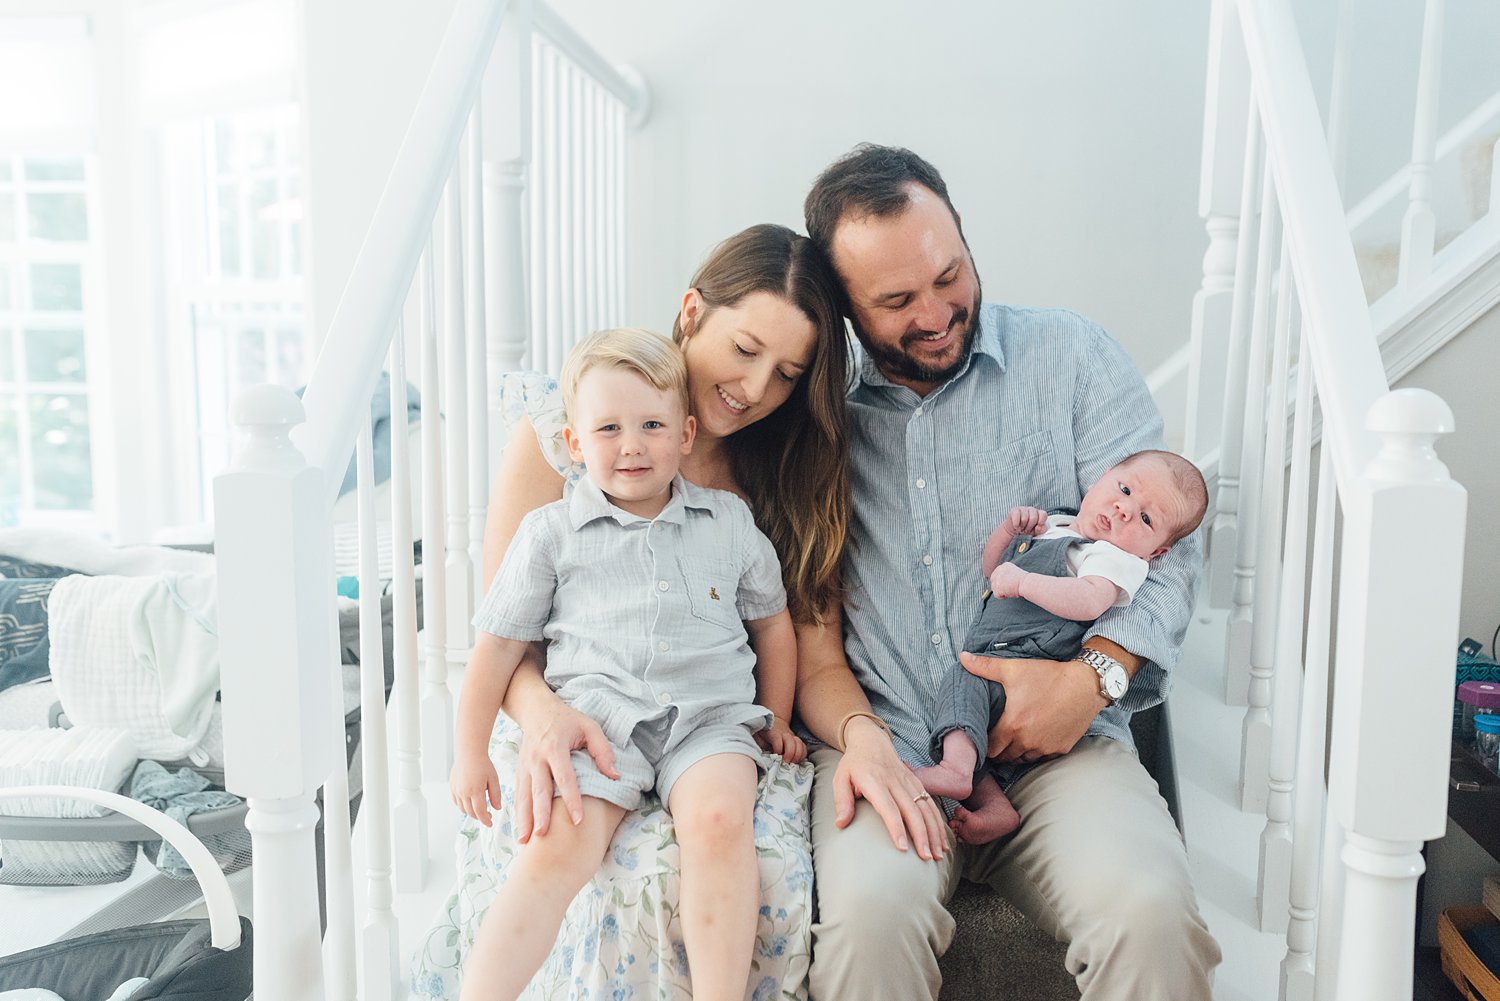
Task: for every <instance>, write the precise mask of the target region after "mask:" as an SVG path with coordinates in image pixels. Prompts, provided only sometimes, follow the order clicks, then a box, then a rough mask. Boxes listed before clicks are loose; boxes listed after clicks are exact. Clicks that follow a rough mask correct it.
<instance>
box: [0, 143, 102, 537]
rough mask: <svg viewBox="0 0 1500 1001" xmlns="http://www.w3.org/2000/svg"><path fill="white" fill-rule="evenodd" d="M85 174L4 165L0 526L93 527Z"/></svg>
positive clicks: (49, 164) (16, 161) (81, 169)
mask: <svg viewBox="0 0 1500 1001" xmlns="http://www.w3.org/2000/svg"><path fill="white" fill-rule="evenodd" d="M85 169H86V168H85V162H84V160H83V158H81V157H56V158H52V157H47V158H44V157H23V156H8V157H0V526H3V525H16V524H19V523H20V522H21V520H22V518H23V517H25V518H27V520H28V521H31V520H36V519H35V516H36V515H47V514H50V518H44V519H43V520H54V521H58V520H61V521H64V522H66V521H68V520H70V515H71V520H72V521H73V522H74V523H75V524H79V523H83V522H84V521H88V520H91V519H89V518H88V517H87V516H88V514H89V512H91V511H92V510H93V507H94V471H93V448H92V443H91V436H90V433H89V411H90V394H89V382H88V380H89V369H88V362H87V350H86V339H87V338H86V334H87V331H88V322H87V318H86V317H87V314H86V311H85V305H86V302H85V300H86V298H87V287H88V278H89V275H90V266H91V258H90V247H89V198H88V186H87V178H86V176H85ZM80 516H83V517H80Z"/></svg>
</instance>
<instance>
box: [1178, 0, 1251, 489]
mask: <svg viewBox="0 0 1500 1001" xmlns="http://www.w3.org/2000/svg"><path fill="white" fill-rule="evenodd" d="M1226 33H1227V34H1229V35H1230V36H1232V37H1229V38H1226V37H1225V35H1226ZM1238 33H1239V18H1238V17H1236V16H1235V14H1234V11H1233V10H1232V9H1230V8H1229V7H1228V6H1227V4H1226V3H1224V2H1222V0H1221V2H1218V3H1215V4H1214V6H1213V12H1212V14H1211V23H1210V27H1209V47H1208V100H1207V101H1205V102H1204V108H1203V166H1202V170H1201V171H1200V178H1201V180H1200V182H1199V187H1198V216H1199V218H1201V219H1202V220H1203V223H1204V228H1205V229H1206V230H1207V231H1208V249H1207V250H1206V251H1205V252H1204V254H1203V286H1202V288H1200V289H1199V290H1198V294H1197V295H1195V296H1194V297H1193V326H1192V340H1191V346H1192V350H1191V354H1190V356H1189V361H1188V398H1187V425H1186V426H1187V431H1186V439H1185V446H1184V451H1185V452H1186V453H1187V454H1188V455H1189V456H1191V457H1192V458H1193V459H1194V460H1195V461H1197V462H1199V463H1201V462H1202V461H1203V459H1204V457H1206V456H1207V455H1208V454H1209V453H1210V452H1212V451H1213V450H1214V449H1215V448H1217V447H1218V446H1219V430H1220V427H1219V410H1218V408H1217V407H1214V406H1205V405H1204V401H1205V400H1211V401H1217V400H1218V399H1219V394H1220V392H1221V389H1220V387H1222V386H1223V385H1224V379H1225V367H1226V365H1227V362H1228V349H1229V328H1230V318H1231V315H1232V312H1231V308H1232V306H1233V300H1234V268H1235V260H1236V248H1237V246H1238V244H1239V229H1240V219H1241V216H1240V209H1241V205H1240V193H1241V192H1240V189H1241V187H1242V184H1241V179H1242V176H1243V174H1244V172H1245V115H1246V109H1247V107H1248V105H1249V100H1250V67H1249V64H1248V63H1247V62H1246V61H1245V49H1244V43H1243V42H1242V41H1241V40H1240V39H1239V37H1238Z"/></svg>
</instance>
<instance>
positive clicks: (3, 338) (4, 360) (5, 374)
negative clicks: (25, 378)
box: [0, 327, 16, 385]
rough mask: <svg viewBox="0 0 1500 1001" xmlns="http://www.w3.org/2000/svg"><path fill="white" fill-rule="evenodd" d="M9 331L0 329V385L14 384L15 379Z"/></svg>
mask: <svg viewBox="0 0 1500 1001" xmlns="http://www.w3.org/2000/svg"><path fill="white" fill-rule="evenodd" d="M13 350H14V348H12V346H11V337H10V331H9V330H6V329H5V328H4V327H0V385H4V384H5V383H8V382H14V381H15V379H16V373H15V366H14V365H13V364H12V359H11V355H10V353H11V351H13Z"/></svg>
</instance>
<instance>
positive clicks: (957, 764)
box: [912, 730, 979, 799]
mask: <svg viewBox="0 0 1500 1001" xmlns="http://www.w3.org/2000/svg"><path fill="white" fill-rule="evenodd" d="M978 763H979V752H978V751H977V750H976V749H975V748H974V742H973V741H972V740H970V739H969V735H968V734H967V733H965V732H964V731H963V730H949V731H948V733H947V734H946V735H945V736H944V737H943V760H942V761H939V762H938V763H937V764H935V765H933V766H932V767H930V768H914V769H912V771H914V772H916V773H917V778H918V779H920V780H921V781H922V788H923V789H926V790H927V791H928V792H930V793H932V794H933V795H934V796H947V797H948V798H949V799H968V798H969V793H971V792H973V790H974V766H975V765H976V764H978Z"/></svg>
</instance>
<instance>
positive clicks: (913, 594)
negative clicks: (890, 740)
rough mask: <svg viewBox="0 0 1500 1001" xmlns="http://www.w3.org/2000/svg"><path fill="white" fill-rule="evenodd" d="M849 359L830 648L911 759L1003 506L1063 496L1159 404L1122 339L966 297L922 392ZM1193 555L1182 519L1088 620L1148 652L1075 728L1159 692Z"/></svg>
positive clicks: (1156, 418) (1134, 443) (975, 595)
mask: <svg viewBox="0 0 1500 1001" xmlns="http://www.w3.org/2000/svg"><path fill="white" fill-rule="evenodd" d="M857 371H858V373H859V374H858V379H857V382H856V384H855V385H854V387H853V389H852V390H851V392H850V396H849V420H850V426H851V442H852V444H851V451H852V455H851V467H852V478H853V493H854V520H853V526H852V531H851V541H852V546H851V549H850V551H849V553H848V556H847V558H846V561H845V566H846V573H847V575H848V581H847V583H848V587H849V596H848V599H847V600H846V602H845V609H844V623H845V625H844V639H845V643H844V646H845V650H846V652H847V654H848V658H849V663H850V665H851V666H852V667H853V669H854V673H855V676H856V677H857V678H858V680H859V682H860V684H861V685H863V686H864V688H865V691H866V692H867V693H868V694H869V697H870V702H871V705H872V707H873V708H874V710H875V711H876V712H877V713H878V714H880V716H881V717H883V718H884V719H885V720H886V721H887V722H888V723H889V724H890V726H891V728H892V730H893V731H894V732H895V736H896V747H897V750H898V751H899V752H900V754H901V756H902V757H903V758H904V759H905V760H907V761H909V762H913V763H917V764H927V763H929V762H930V759H929V757H928V752H927V741H928V734H929V733H930V732H931V729H932V727H933V725H934V723H935V713H936V706H937V700H938V693H939V691H940V690H941V689H942V687H943V679H944V677H945V676H946V675H947V674H949V673H950V672H952V671H956V670H962V668H961V667H959V666H958V656H957V654H958V651H959V650H961V649H963V643H964V640H965V639H966V638H967V636H968V632H969V627H970V626H971V625H972V624H973V622H974V619H975V617H976V615H977V614H978V611H979V604H980V596H981V595H982V594H983V591H984V587H985V581H984V578H983V576H982V575H981V573H980V555H981V553H982V551H983V548H984V542H985V539H986V538H988V536H989V534H990V532H991V531H992V530H993V529H994V527H995V526H996V525H997V524H999V522H1000V520H1001V519H1003V518H1004V517H1005V516H1006V514H1007V513H1009V511H1010V509H1011V508H1012V507H1015V506H1016V505H1018V504H1026V505H1032V506H1035V507H1040V508H1043V509H1045V510H1052V509H1055V508H1077V507H1078V504H1079V502H1080V501H1081V500H1082V498H1083V494H1084V493H1085V491H1086V490H1087V489H1088V487H1089V485H1090V484H1092V483H1093V482H1094V481H1095V480H1097V479H1098V478H1099V476H1100V475H1101V474H1103V473H1104V471H1105V470H1106V469H1108V468H1109V467H1110V466H1112V465H1114V464H1115V463H1117V462H1119V461H1120V460H1121V459H1123V458H1125V456H1127V455H1129V454H1131V453H1132V452H1137V451H1140V450H1142V449H1148V448H1161V447H1162V437H1161V435H1162V423H1161V416H1160V415H1159V414H1158V413H1157V410H1156V405H1155V404H1154V402H1153V401H1152V399H1151V395H1150V393H1149V392H1148V391H1147V389H1146V385H1145V382H1144V380H1143V379H1142V378H1141V375H1140V373H1139V372H1138V371H1137V369H1136V367H1135V364H1134V363H1133V362H1132V361H1131V360H1130V357H1129V356H1128V355H1127V354H1126V353H1125V351H1124V349H1123V348H1122V347H1120V345H1119V344H1118V343H1117V342H1116V341H1115V340H1114V339H1113V338H1111V337H1110V336H1109V335H1108V334H1106V333H1105V332H1104V331H1103V330H1102V329H1101V328H1100V327H1099V326H1097V325H1096V324H1094V323H1092V322H1090V321H1089V320H1087V319H1085V318H1084V317H1082V316H1079V315H1078V314H1077V313H1073V312H1069V311H1067V310H1060V309H1024V308H1018V307H1012V306H1002V305H986V306H984V307H982V309H981V310H980V334H979V337H978V339H977V342H976V345H975V350H974V353H973V355H972V356H971V358H970V359H969V362H968V363H967V364H966V365H965V366H964V368H963V369H962V370H961V371H960V372H959V373H958V374H957V375H955V376H954V377H953V378H952V379H950V380H949V381H948V382H946V383H944V384H943V385H941V386H939V387H938V388H937V389H936V390H934V391H933V392H931V393H929V394H928V395H927V396H926V397H925V398H924V397H919V396H918V395H917V394H916V393H914V392H913V391H912V390H910V389H907V388H906V387H904V386H898V385H896V384H895V383H892V382H891V381H890V380H888V379H886V378H885V377H884V376H883V375H881V374H880V372H879V371H878V370H877V369H876V367H875V365H874V363H873V362H872V361H871V360H870V359H869V358H868V357H862V358H860V359H859V362H858V363H857ZM1202 558H1203V554H1202V543H1201V539H1200V533H1197V532H1195V533H1194V534H1193V535H1191V536H1189V537H1188V538H1186V539H1183V540H1182V541H1181V542H1179V543H1177V545H1176V546H1174V547H1173V548H1172V550H1171V551H1170V552H1169V553H1167V554H1166V555H1164V556H1162V557H1160V558H1158V559H1156V560H1154V561H1153V562H1152V564H1151V573H1150V575H1149V576H1148V577H1147V579H1146V582H1145V583H1144V584H1142V585H1141V588H1140V590H1139V591H1138V592H1137V593H1136V596H1135V600H1134V601H1133V602H1132V603H1131V604H1130V605H1129V606H1128V607H1125V608H1114V609H1110V610H1109V611H1107V612H1105V613H1104V615H1103V616H1101V617H1100V618H1099V620H1098V621H1097V622H1096V623H1095V625H1094V627H1093V628H1092V629H1091V630H1090V631H1089V634H1088V635H1090V636H1092V635H1096V634H1098V635H1102V636H1105V637H1107V638H1109V639H1111V640H1114V641H1115V642H1116V643H1119V644H1120V645H1121V646H1123V647H1125V649H1127V650H1129V651H1131V652H1132V653H1135V654H1137V655H1139V656H1142V657H1145V658H1147V660H1148V663H1146V664H1145V665H1144V666H1142V668H1141V670H1140V671H1139V673H1137V674H1136V676H1135V678H1134V679H1133V680H1132V681H1131V685H1130V690H1129V691H1128V692H1127V693H1126V695H1125V697H1124V699H1122V700H1121V702H1120V704H1119V705H1116V706H1111V707H1109V708H1107V709H1105V710H1104V711H1103V712H1101V713H1100V714H1099V716H1098V717H1097V718H1096V719H1095V720H1094V722H1093V724H1092V725H1091V726H1090V727H1089V733H1090V734H1099V735H1103V736H1107V737H1113V738H1115V739H1117V740H1122V741H1124V742H1126V743H1127V744H1128V743H1131V740H1130V730H1129V725H1128V724H1129V714H1130V713H1131V712H1134V711H1136V710H1140V709H1145V708H1147V707H1149V706H1152V705H1155V704H1156V703H1158V702H1160V701H1161V700H1162V698H1163V697H1165V695H1166V693H1167V690H1168V688H1169V687H1170V679H1171V672H1172V668H1173V667H1174V666H1175V664H1176V662H1177V657H1178V652H1179V647H1180V645H1181V642H1182V637H1183V633H1184V632H1185V630H1186V628H1187V623H1188V617H1189V615H1190V614H1191V609H1192V605H1193V599H1194V596H1195V594H1196V592H1197V587H1198V577H1199V573H1200V570H1201V567H1202Z"/></svg>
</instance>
